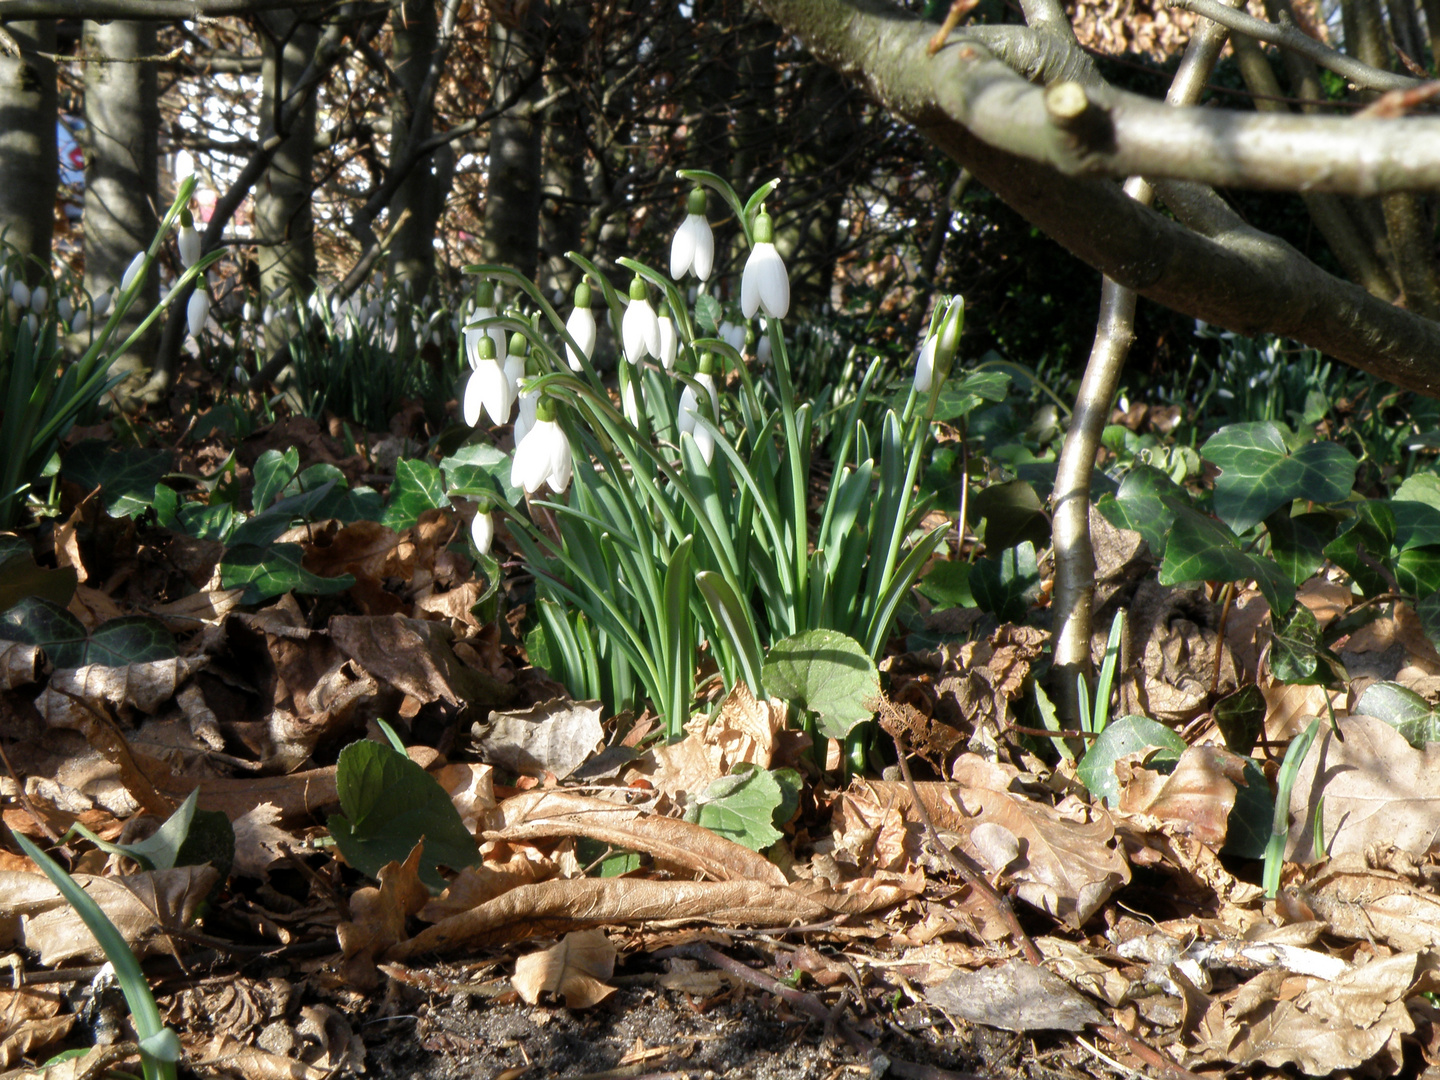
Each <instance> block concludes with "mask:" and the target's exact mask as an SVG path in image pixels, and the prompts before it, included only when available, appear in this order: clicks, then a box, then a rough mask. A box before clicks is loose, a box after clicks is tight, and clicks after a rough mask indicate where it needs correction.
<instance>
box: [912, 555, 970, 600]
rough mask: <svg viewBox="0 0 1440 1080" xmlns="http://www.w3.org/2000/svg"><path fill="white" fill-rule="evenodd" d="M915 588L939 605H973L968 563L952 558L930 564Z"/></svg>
mask: <svg viewBox="0 0 1440 1080" xmlns="http://www.w3.org/2000/svg"><path fill="white" fill-rule="evenodd" d="M916 588H917V589H919V590H920V592H921V594H922V595H923V596H925V597H926V598H927V599H929V600H933V601H934V602H935V603H936V604H937V605H938V606H939V607H946V608H949V607H974V606H975V597H974V596H972V595H971V594H970V564H969V563H967V562H962V561H960V560H954V559H948V560H947V559H941V560H937V561H935V562H933V563H931V564H930V569H929V571H928V572H927V573H926V574H925V576H924V577H923V578H921V579H920V582H919V584H918V585H916Z"/></svg>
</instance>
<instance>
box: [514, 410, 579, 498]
mask: <svg viewBox="0 0 1440 1080" xmlns="http://www.w3.org/2000/svg"><path fill="white" fill-rule="evenodd" d="M574 469H575V463H574V460H573V458H572V457H571V455H570V441H569V440H568V439H566V438H565V432H564V431H562V430H561V429H560V425H559V424H557V423H556V422H555V403H554V402H553V401H551V400H550V399H549V398H544V399H542V400H541V401H540V402H539V403H538V405H537V406H536V409H535V426H534V427H532V428H531V429H530V431H529V433H528V434H527V435H526V436H525V439H524V441H522V442H521V443H520V445H519V446H517V447H515V457H514V460H513V461H512V462H511V465H510V482H511V483H512V484H514V485H515V486H516V487H523V488H524V489H525V493H526V494H527V495H533V494H534V493H535V492H536V491H539V490H540V487H541V485H542V484H547V483H548V484H549V485H550V489H551V490H552V491H554V492H555V493H556V494H557V495H558V494H559V493H560V492H562V491H564V490H565V489H566V488H567V487H569V486H570V477H571V474H572V473H573V472H574Z"/></svg>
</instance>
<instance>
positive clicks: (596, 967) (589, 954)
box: [510, 930, 615, 1009]
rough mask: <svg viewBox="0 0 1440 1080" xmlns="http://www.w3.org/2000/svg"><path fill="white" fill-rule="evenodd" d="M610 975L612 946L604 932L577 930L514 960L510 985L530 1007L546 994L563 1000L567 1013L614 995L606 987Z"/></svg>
mask: <svg viewBox="0 0 1440 1080" xmlns="http://www.w3.org/2000/svg"><path fill="white" fill-rule="evenodd" d="M613 974H615V946H614V945H612V944H610V939H609V938H607V937H606V936H605V933H604V931H601V930H577V931H574V932H572V933H569V934H566V935H565V936H564V937H563V938H561V939H560V940H559V941H557V942H556V943H555V944H554V945H552V946H550V948H548V949H541V950H540V951H539V952H534V953H530V954H529V955H527V956H522V957H520V959H518V960H516V961H515V975H514V977H513V978H512V979H511V980H510V984H511V985H512V986H514V987H515V990H516V992H517V993H518V994H519V995H520V996H521V997H522V998H524V999H525V1000H526V1001H527V1002H529V1003H530V1004H531V1005H536V1004H538V1003H539V1001H540V998H541V995H542V994H549V995H553V996H556V997H562V998H564V999H565V1007H566V1008H568V1009H588V1008H590V1007H591V1006H592V1005H598V1004H599V1003H600V1002H602V1001H604V1000H605V999H606V998H607V997H609V996H610V995H611V994H613V993H614V992H615V988H614V987H613V986H606V985H605V980H607V979H609V978H610V976H612V975H613Z"/></svg>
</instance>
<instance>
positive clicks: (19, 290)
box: [10, 280, 30, 308]
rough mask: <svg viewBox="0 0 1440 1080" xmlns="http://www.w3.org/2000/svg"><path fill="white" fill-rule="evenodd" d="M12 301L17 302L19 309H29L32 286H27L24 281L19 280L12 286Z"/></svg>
mask: <svg viewBox="0 0 1440 1080" xmlns="http://www.w3.org/2000/svg"><path fill="white" fill-rule="evenodd" d="M10 299H11V300H14V301H15V306H16V307H18V308H27V307H29V306H30V286H29V285H26V284H25V282H23V281H19V280H17V281H16V282H15V284H13V285H11V286H10Z"/></svg>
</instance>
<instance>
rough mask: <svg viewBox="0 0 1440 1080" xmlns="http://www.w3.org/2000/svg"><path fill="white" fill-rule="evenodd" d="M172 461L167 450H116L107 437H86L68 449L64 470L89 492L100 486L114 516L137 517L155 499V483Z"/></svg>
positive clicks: (71, 480) (131, 448)
mask: <svg viewBox="0 0 1440 1080" xmlns="http://www.w3.org/2000/svg"><path fill="white" fill-rule="evenodd" d="M170 465H171V456H170V454H169V453H167V452H166V451H164V450H143V449H140V448H138V447H130V448H127V449H123V450H117V449H116V448H115V445H114V444H113V443H111V442H110V441H108V440H106V439H86V440H85V441H84V442H79V443H76V444H75V445H74V446H73V447H71V448H70V450H68V451H67V452H66V454H65V458H64V462H63V463H62V465H61V473H62V475H63V476H64V477H65V479H66V480H69V481H70V482H71V483H73V484H76V485H78V486H79V487H81V488H82V489H84V490H85V491H86V492H91V491H94V490H95V489H96V488H97V487H98V488H99V489H100V497H101V499H102V500H103V501H104V503H105V510H106V512H107V513H109V514H110V515H111V516H112V517H117V518H118V517H135V516H136V515H137V514H140V513H143V512H144V511H145V510H146V509H148V508H149V507H150V506H151V504H153V503H154V501H155V485H156V484H158V483H159V482H160V481H161V480H163V479H164V478H165V474H166V473H168V472H169V471H170Z"/></svg>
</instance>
